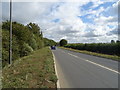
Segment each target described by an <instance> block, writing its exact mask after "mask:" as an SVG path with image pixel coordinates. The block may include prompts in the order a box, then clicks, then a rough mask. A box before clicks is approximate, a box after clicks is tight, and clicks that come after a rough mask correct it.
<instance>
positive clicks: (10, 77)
mask: <svg viewBox="0 0 120 90" xmlns="http://www.w3.org/2000/svg"><path fill="white" fill-rule="evenodd" d="M2 72H3V78H2V82H3V88H56V82H57V77H56V75H55V69H54V60H53V56H52V52H51V50H50V49H49V48H48V47H45V48H43V49H40V50H37V51H35V52H33V53H32V54H31V55H29V56H25V57H23V58H21V59H19V60H16V61H15V62H14V63H13V64H12V65H10V66H6V67H5V68H3V71H2Z"/></svg>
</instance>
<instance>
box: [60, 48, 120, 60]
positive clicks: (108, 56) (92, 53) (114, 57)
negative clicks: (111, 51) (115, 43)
mask: <svg viewBox="0 0 120 90" xmlns="http://www.w3.org/2000/svg"><path fill="white" fill-rule="evenodd" d="M59 48H62V49H66V50H70V51H74V52H79V53H84V54H88V55H93V56H98V57H103V58H108V59H112V60H115V61H119V60H120V57H119V56H116V55H107V54H101V53H95V52H90V51H86V50H76V49H71V48H65V47H59Z"/></svg>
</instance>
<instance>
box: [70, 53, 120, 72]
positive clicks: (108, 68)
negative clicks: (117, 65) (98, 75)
mask: <svg viewBox="0 0 120 90" xmlns="http://www.w3.org/2000/svg"><path fill="white" fill-rule="evenodd" d="M68 54H69V55H71V56H74V57H76V58H79V59H82V60H84V61H86V62H89V63H91V64H94V65H96V66H99V67H102V68H104V69H107V70H109V71H112V72H115V73H117V74H120V72H118V71H116V70H113V69H111V68H108V67H106V66H103V65H101V64H98V63H95V62H92V61H90V60H87V59H83V58H80V57H78V56H76V55H73V54H71V53H68Z"/></svg>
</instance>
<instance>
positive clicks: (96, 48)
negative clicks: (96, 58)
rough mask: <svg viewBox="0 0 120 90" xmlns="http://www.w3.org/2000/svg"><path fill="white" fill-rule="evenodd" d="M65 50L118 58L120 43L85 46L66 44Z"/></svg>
mask: <svg viewBox="0 0 120 90" xmlns="http://www.w3.org/2000/svg"><path fill="white" fill-rule="evenodd" d="M65 47H67V48H72V49H78V50H87V51H91V52H97V53H103V54H109V55H117V56H120V53H119V50H120V42H114V43H89V44H88V43H87V44H82V43H78V44H67V45H65Z"/></svg>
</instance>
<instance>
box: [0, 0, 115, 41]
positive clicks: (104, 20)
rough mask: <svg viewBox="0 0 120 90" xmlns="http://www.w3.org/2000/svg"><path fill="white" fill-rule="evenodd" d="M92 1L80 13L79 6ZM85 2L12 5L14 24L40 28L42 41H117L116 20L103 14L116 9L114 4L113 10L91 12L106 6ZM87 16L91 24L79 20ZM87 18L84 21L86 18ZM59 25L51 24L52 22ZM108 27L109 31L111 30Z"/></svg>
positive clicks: (100, 2)
mask: <svg viewBox="0 0 120 90" xmlns="http://www.w3.org/2000/svg"><path fill="white" fill-rule="evenodd" d="M90 1H92V2H93V3H94V5H93V6H92V7H91V8H90V9H89V10H87V11H82V10H81V9H82V6H83V5H85V4H87V3H88V2H90ZM97 1H98V0H85V2H84V1H83V2H77V3H73V2H72V3H68V1H66V2H64V3H58V2H57V3H55V2H49V3H45V2H39V3H38V2H32V3H30V2H29V3H13V20H14V21H18V22H20V23H23V24H26V23H29V22H36V23H38V24H39V26H40V27H41V29H42V31H43V34H44V37H47V38H50V39H53V40H56V41H59V40H60V39H62V38H64V39H67V40H68V41H69V42H77V43H79V42H83V43H85V42H108V41H110V40H111V39H115V40H116V39H117V35H116V34H112V33H115V32H114V31H115V28H116V27H117V25H116V23H117V21H116V20H117V17H116V16H115V15H113V16H111V14H110V15H109V16H108V17H106V16H104V15H103V12H104V11H106V12H108V11H109V9H113V8H114V9H115V10H116V7H117V4H116V3H115V4H113V6H112V7H109V8H108V9H107V10H106V8H103V7H100V8H99V9H98V10H93V8H94V7H97V6H99V5H100V4H102V3H105V2H104V0H103V1H102V0H99V1H98V2H97ZM8 6H9V5H8V3H4V5H3V13H2V14H3V19H4V20H6V19H9V12H8V11H9V7H8ZM85 14H91V16H88V18H89V19H92V21H94V23H85V22H83V20H82V18H78V16H84V15H85ZM85 18H87V17H85ZM55 19H59V21H58V22H57V23H56V22H53V20H55ZM110 26H111V27H110Z"/></svg>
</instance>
